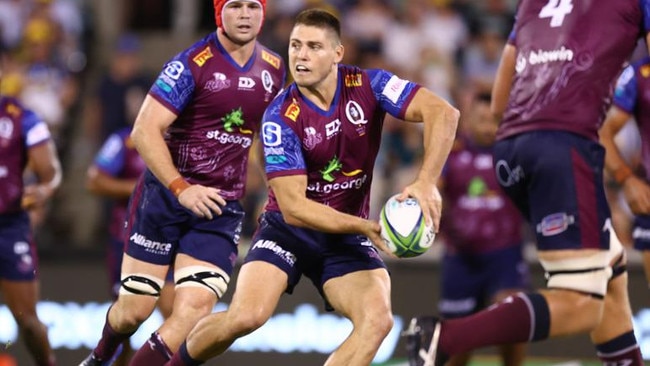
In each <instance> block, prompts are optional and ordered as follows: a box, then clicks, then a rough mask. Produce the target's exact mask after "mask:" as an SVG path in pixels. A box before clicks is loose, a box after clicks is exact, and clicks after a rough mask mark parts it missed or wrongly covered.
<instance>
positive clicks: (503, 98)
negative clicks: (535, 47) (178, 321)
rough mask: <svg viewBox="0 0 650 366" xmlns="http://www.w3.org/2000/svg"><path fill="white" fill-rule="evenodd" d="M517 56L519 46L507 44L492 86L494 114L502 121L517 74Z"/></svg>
mask: <svg viewBox="0 0 650 366" xmlns="http://www.w3.org/2000/svg"><path fill="white" fill-rule="evenodd" d="M516 57H517V48H515V46H513V45H511V44H506V46H505V47H504V48H503V53H502V54H501V61H500V62H499V68H498V69H497V74H496V76H495V78H494V86H493V87H492V104H491V106H490V107H491V109H492V115H494V117H495V118H496V119H497V120H498V121H500V120H501V118H502V117H503V112H504V111H505V110H506V106H507V105H508V98H509V97H510V88H511V86H512V78H513V77H514V75H515V62H516Z"/></svg>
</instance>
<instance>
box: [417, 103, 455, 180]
mask: <svg viewBox="0 0 650 366" xmlns="http://www.w3.org/2000/svg"><path fill="white" fill-rule="evenodd" d="M459 117H460V113H459V112H458V110H457V109H456V108H454V107H452V106H451V105H449V104H448V103H444V104H441V105H440V106H438V107H437V108H432V109H431V110H430V111H428V112H427V113H426V114H425V115H424V158H423V161H422V166H421V168H420V172H419V174H418V178H419V179H425V180H432V179H433V181H434V182H435V181H436V180H437V179H438V178H439V177H440V174H441V172H442V168H443V166H444V164H445V161H446V160H447V156H449V152H450V151H451V148H452V146H453V143H454V139H455V136H456V129H457V128H458V119H459Z"/></svg>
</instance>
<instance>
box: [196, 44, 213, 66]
mask: <svg viewBox="0 0 650 366" xmlns="http://www.w3.org/2000/svg"><path fill="white" fill-rule="evenodd" d="M212 56H213V55H212V51H211V50H210V46H207V47H205V49H203V51H201V52H199V54H198V55H196V56H194V58H193V59H192V61H194V63H195V64H197V65H198V66H199V67H201V66H203V65H205V62H206V61H208V60H209V59H211V58H212Z"/></svg>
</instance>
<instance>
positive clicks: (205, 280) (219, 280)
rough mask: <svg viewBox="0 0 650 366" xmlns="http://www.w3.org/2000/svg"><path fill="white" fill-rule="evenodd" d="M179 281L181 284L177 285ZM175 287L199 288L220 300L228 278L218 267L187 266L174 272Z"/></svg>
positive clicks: (226, 286)
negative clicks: (207, 290)
mask: <svg viewBox="0 0 650 366" xmlns="http://www.w3.org/2000/svg"><path fill="white" fill-rule="evenodd" d="M179 281H180V282H181V283H179ZM174 282H175V283H176V287H177V288H178V287H200V288H204V289H209V290H211V291H213V292H214V293H215V294H216V295H217V297H218V298H221V297H222V296H223V294H224V293H226V290H227V289H228V284H229V283H230V276H228V274H227V273H226V272H224V271H223V270H222V269H221V268H218V267H208V266H188V267H183V268H181V269H178V270H176V271H174Z"/></svg>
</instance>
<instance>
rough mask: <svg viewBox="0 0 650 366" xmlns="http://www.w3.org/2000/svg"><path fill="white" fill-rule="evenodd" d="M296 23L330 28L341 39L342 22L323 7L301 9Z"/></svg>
mask: <svg viewBox="0 0 650 366" xmlns="http://www.w3.org/2000/svg"><path fill="white" fill-rule="evenodd" d="M294 24H295V25H298V24H302V25H306V26H310V27H317V28H322V29H329V30H331V31H333V32H334V33H335V34H336V36H337V38H338V40H340V39H341V22H340V21H339V19H338V18H337V17H336V16H334V14H332V13H330V12H328V11H326V10H323V9H307V10H303V11H301V12H300V13H298V15H297V16H296V21H295V23H294Z"/></svg>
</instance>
